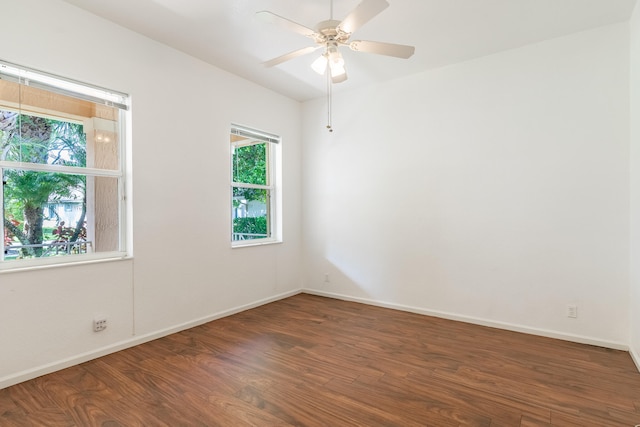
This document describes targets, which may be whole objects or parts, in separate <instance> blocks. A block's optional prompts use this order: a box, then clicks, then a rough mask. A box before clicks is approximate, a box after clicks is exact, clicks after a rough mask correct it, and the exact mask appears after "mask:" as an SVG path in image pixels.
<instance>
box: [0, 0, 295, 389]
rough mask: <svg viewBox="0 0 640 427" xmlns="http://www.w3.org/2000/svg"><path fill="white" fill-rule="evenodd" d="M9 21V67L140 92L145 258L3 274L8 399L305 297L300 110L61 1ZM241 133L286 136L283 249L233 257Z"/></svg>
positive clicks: (138, 152)
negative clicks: (55, 375)
mask: <svg viewBox="0 0 640 427" xmlns="http://www.w3.org/2000/svg"><path fill="white" fill-rule="evenodd" d="M2 15H3V17H4V18H5V19H3V24H2V25H1V26H0V38H1V39H2V40H5V41H7V40H8V41H10V42H8V43H3V47H2V51H1V52H0V57H1V59H3V60H6V61H10V62H14V63H17V64H21V65H25V66H29V67H33V68H37V69H40V70H43V71H47V72H51V73H54V74H59V75H63V76H67V77H71V78H75V79H78V80H81V81H85V82H88V83H93V84H97V85H100V86H105V87H108V88H111V89H114V90H120V91H124V92H127V93H130V94H131V96H132V101H133V109H132V112H133V138H132V140H133V150H132V151H133V153H132V154H133V155H132V159H133V181H132V182H133V194H132V196H133V198H132V200H133V205H134V211H133V212H134V214H133V229H134V241H133V243H134V250H135V253H134V254H135V257H134V258H133V260H125V261H115V262H108V263H101V264H92V265H83V266H67V267H58V268H49V269H42V270H33V271H20V272H13V273H2V274H0V343H2V345H1V347H2V351H0V387H3V386H6V385H9V384H12V383H15V382H18V381H20V380H23V379H26V378H30V377H33V376H35V375H38V374H40V373H43V372H47V371H50V370H53V369H56V368H59V367H61V366H65V365H68V364H73V363H77V362H78V361H81V360H84V359H87V358H90V357H95V356H96V355H99V354H102V353H104V352H108V351H113V350H114V349H117V348H121V347H125V346H128V345H131V344H133V343H135V342H139V341H142V340H145V339H149V338H151V337H154V336H157V335H162V334H165V333H167V332H169V331H172V330H176V329H180V328H183V327H186V326H188V325H191V324H194V323H198V322H201V321H204V320H206V319H209V318H214V317H216V316H219V315H221V314H224V313H229V312H233V311H234V310H237V309H241V308H243V307H247V306H251V305H253V304H258V303H260V302H264V301H268V300H271V299H274V298H279V297H281V296H283V295H287V294H290V293H295V292H297V291H298V290H299V289H300V279H301V270H300V267H299V266H300V264H301V259H300V255H299V254H300V252H301V237H300V230H301V224H300V218H301V213H300V212H301V210H300V173H301V172H300V156H301V146H300V144H299V140H300V137H301V125H300V122H301V114H300V104H299V103H297V102H295V101H292V100H290V99H288V98H285V97H283V96H280V95H277V94H275V93H273V92H271V91H269V90H267V89H264V88H261V87H259V86H256V85H254V84H251V83H248V82H246V81H244V80H242V79H240V78H237V77H235V76H233V75H231V74H228V73H226V72H223V71H221V70H219V69H217V68H214V67H212V66H209V65H207V64H205V63H203V62H200V61H198V60H195V59H193V58H191V57H188V56H186V55H184V54H181V53H178V52H176V51H174V50H172V49H169V48H167V47H165V46H162V45H160V44H158V43H155V42H153V41H151V40H149V39H147V38H144V37H142V36H139V35H137V34H134V33H132V32H130V31H128V30H125V29H123V28H121V27H118V26H116V25H113V24H111V23H108V22H106V21H104V20H101V19H99V18H97V17H95V16H92V15H90V14H88V13H85V12H83V11H81V10H79V9H76V8H75V7H73V6H71V5H69V4H67V3H64V2H61V1H57V0H21V1H19V2H17V1H14V2H4V3H3V5H2ZM232 122H234V123H239V124H244V125H247V126H251V127H256V128H259V129H262V130H265V131H268V132H272V133H276V134H279V135H281V136H282V138H283V143H282V145H283V156H284V159H283V171H282V173H283V177H284V182H283V191H284V209H283V217H284V238H285V242H284V243H283V244H278V245H270V246H264V247H252V248H242V249H231V248H230V242H229V238H230V225H229V222H230V215H231V211H230V207H229V203H228V197H229V188H228V183H229V161H228V155H229V143H228V141H229V134H228V132H229V128H230V124H231V123H232ZM96 314H104V315H106V316H107V317H108V321H109V326H108V328H107V330H105V331H104V332H101V333H99V334H95V333H93V332H92V331H91V326H92V319H93V316H94V315H96Z"/></svg>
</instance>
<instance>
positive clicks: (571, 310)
mask: <svg viewBox="0 0 640 427" xmlns="http://www.w3.org/2000/svg"><path fill="white" fill-rule="evenodd" d="M567 317H570V318H572V319H575V318H577V317H578V306H577V305H575V304H569V305H567Z"/></svg>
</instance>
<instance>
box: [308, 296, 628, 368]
mask: <svg viewBox="0 0 640 427" xmlns="http://www.w3.org/2000/svg"><path fill="white" fill-rule="evenodd" d="M302 292H304V293H308V294H312V295H318V296H324V297H328V298H336V299H341V300H345V301H353V302H359V303H363V304H368V305H374V306H377V307H384V308H391V309H394V310H400V311H407V312H410V313H416V314H423V315H426V316H433V317H439V318H442V319H449V320H456V321H459V322H465V323H471V324H474V325H480V326H488V327H491V328H497V329H505V330H508V331H513V332H522V333H525V334H530V335H538V336H543V337H547V338H555V339H560V340H563V341H571V342H576V343H580V344H589V345H594V346H598V347H606V348H611V349H615V350H623V351H629V346H628V345H627V344H625V343H620V342H615V341H603V340H600V339H596V338H591V337H586V336H582V335H573V334H566V333H562V332H557V331H550V330H545V329H538V328H531V327H528V326H522V325H517V324H512V323H506V322H496V321H493V320H486V319H482V318H477V317H472V316H463V315H459V314H454V313H447V312H443V311H437V310H426V309H423V308H418V307H411V306H407V305H402V304H394V303H387V302H383V301H376V300H371V299H368V298H358V297H352V296H348V295H342V294H336V293H333V292H324V291H318V290H315V289H303V290H302ZM636 364H638V362H637V361H636ZM639 370H640V366H639Z"/></svg>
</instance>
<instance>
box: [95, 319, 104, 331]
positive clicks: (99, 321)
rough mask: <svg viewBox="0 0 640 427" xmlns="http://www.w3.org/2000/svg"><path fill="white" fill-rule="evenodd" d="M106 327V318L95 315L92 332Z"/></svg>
mask: <svg viewBox="0 0 640 427" xmlns="http://www.w3.org/2000/svg"><path fill="white" fill-rule="evenodd" d="M105 329H107V318H106V317H96V318H95V319H93V332H100V331H104V330H105Z"/></svg>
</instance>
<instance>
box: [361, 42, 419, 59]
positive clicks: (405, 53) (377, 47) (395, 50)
mask: <svg viewBox="0 0 640 427" xmlns="http://www.w3.org/2000/svg"><path fill="white" fill-rule="evenodd" d="M349 47H350V48H351V50H355V51H356V52H367V53H377V54H378V55H387V56H395V57H396V58H404V59H407V58H410V57H411V55H413V53H414V52H415V51H416V48H415V47H413V46H407V45H404V44H393V43H383V42H372V41H368V40H354V41H352V42H351V43H349Z"/></svg>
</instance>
